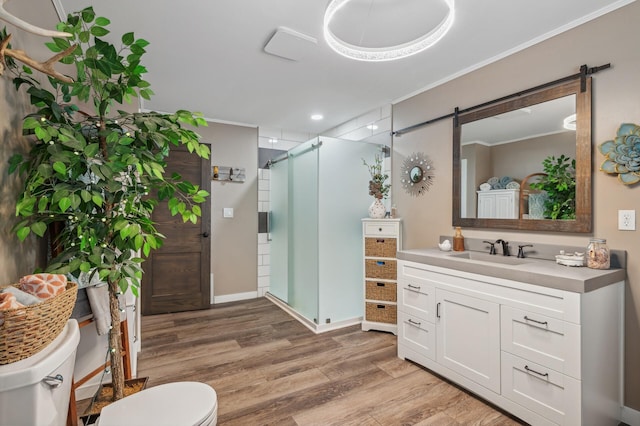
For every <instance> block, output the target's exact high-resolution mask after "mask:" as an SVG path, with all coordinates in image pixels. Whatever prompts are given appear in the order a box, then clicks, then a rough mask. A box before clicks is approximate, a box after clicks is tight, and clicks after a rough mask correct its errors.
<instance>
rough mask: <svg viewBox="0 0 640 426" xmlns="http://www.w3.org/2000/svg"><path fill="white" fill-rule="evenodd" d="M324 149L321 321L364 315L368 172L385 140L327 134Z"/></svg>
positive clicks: (322, 150) (320, 170)
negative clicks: (368, 166)
mask: <svg viewBox="0 0 640 426" xmlns="http://www.w3.org/2000/svg"><path fill="white" fill-rule="evenodd" d="M321 140H322V148H320V150H319V155H320V162H319V163H320V169H319V176H320V177H319V196H318V198H319V200H320V205H319V216H318V219H319V246H320V266H319V274H320V278H319V280H320V287H319V299H320V300H319V302H320V303H319V307H320V312H319V314H320V317H319V318H320V322H321V323H322V324H324V323H327V322H328V320H330V321H331V322H336V321H340V320H346V319H352V318H357V317H360V316H362V314H363V305H364V302H363V299H364V294H363V293H364V290H363V287H364V283H363V276H364V274H363V265H362V259H363V257H362V256H363V247H362V218H365V217H367V216H368V210H367V209H368V207H369V205H370V204H371V202H372V201H373V198H372V197H371V196H370V195H369V179H370V176H369V171H368V169H367V167H366V166H364V165H363V163H362V160H363V159H365V160H367V162H368V163H372V162H373V159H374V156H375V155H376V154H380V153H381V148H382V146H381V145H378V144H371V143H366V142H354V141H347V140H340V139H332V138H326V137H322V138H321Z"/></svg>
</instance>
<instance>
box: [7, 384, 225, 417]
mask: <svg viewBox="0 0 640 426" xmlns="http://www.w3.org/2000/svg"><path fill="white" fill-rule="evenodd" d="M217 421H218V398H217V395H216V391H215V390H213V388H212V387H211V386H209V385H207V384H204V383H199V382H176V383H167V384H165V385H160V386H154V387H152V388H149V389H145V390H143V391H142V392H138V393H136V394H134V395H131V396H127V397H126V398H122V399H121V400H119V401H116V402H114V403H112V404H109V405H107V406H106V407H104V408H103V409H102V411H101V412H100V418H99V419H98V423H97V424H98V425H99V426H122V425H128V426H149V425H153V426H164V425H166V426H177V425H180V426H214V425H215V424H216V423H217ZM0 424H2V423H0Z"/></svg>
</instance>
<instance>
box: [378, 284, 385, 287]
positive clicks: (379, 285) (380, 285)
mask: <svg viewBox="0 0 640 426" xmlns="http://www.w3.org/2000/svg"><path fill="white" fill-rule="evenodd" d="M376 285H377V286H378V287H384V283H376Z"/></svg>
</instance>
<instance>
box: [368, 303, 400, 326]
mask: <svg viewBox="0 0 640 426" xmlns="http://www.w3.org/2000/svg"><path fill="white" fill-rule="evenodd" d="M365 320H367V321H373V322H384V323H387V324H396V323H397V322H398V311H397V310H396V305H389V304H386V303H370V302H367V303H365Z"/></svg>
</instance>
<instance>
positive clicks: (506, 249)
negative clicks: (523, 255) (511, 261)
mask: <svg viewBox="0 0 640 426" xmlns="http://www.w3.org/2000/svg"><path fill="white" fill-rule="evenodd" d="M498 243H501V244H502V255H503V256H511V253H509V242H508V241H505V240H503V239H502V238H501V239H499V240H496V244H498Z"/></svg>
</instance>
